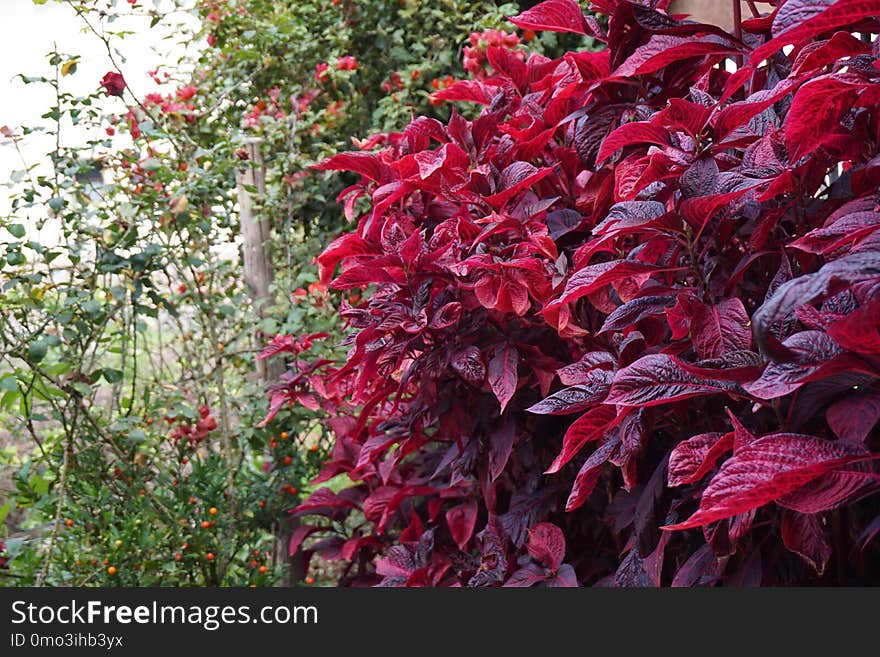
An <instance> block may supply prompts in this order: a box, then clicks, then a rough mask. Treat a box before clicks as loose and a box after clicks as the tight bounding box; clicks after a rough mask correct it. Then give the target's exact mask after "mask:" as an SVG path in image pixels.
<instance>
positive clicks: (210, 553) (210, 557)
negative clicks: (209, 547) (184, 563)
mask: <svg viewBox="0 0 880 657" xmlns="http://www.w3.org/2000/svg"><path fill="white" fill-rule="evenodd" d="M205 559H207V560H208V561H214V553H213V552H208V554H206V555H205Z"/></svg>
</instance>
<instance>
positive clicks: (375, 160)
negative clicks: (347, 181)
mask: <svg viewBox="0 0 880 657" xmlns="http://www.w3.org/2000/svg"><path fill="white" fill-rule="evenodd" d="M312 168H313V169H318V170H319V171H354V172H355V173H359V174H361V175H362V176H364V177H365V178H369V179H370V180H374V181H376V182H384V181H385V179H386V178H387V177H388V175H389V172H390V169H389V167H388V165H386V164H384V163H383V162H381V161H380V160H379V157H378V156H377V155H375V154H374V153H364V152H363V151H349V152H347V153H339V154H337V155H334V156H333V157H329V158H327V159H326V160H323V161H321V162H319V163H318V164H316V165H314V166H313V167H312Z"/></svg>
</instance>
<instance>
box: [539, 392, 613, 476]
mask: <svg viewBox="0 0 880 657" xmlns="http://www.w3.org/2000/svg"><path fill="white" fill-rule="evenodd" d="M620 419H622V418H618V417H617V410H616V409H615V408H614V406H606V405H605V404H603V405H601V406H597V407H596V408H593V409H591V410H589V411H587V412H586V413H584V414H583V415H581V416H580V417H579V418H578V419H577V420H575V421H574V423H572V425H571V426H570V427H569V428H568V431H566V432H565V436H564V437H563V438H562V451H560V452H559V455H558V456H557V457H556V458H555V459H554V460H553V463H551V464H550V467H549V468H547V470H545V471H544V474H553V473H554V472H559V471H560V470H561V469H562V467H563V466H564V465H565V464H566V463H568V462H569V461H571V459H573V458H574V457H575V455H576V454H577V453H578V452H579V451H580V450H581V448H582V447H583V446H584V445H586V444H587V443H588V442H591V441H593V440H599V439H600V438H602V437H603V436H604V435H605V434H606V433H607V432H608V430H609V429H611V428H613V427H614V426H615V425H616V424H617V423H618V422H619V421H620Z"/></svg>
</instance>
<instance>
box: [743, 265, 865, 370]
mask: <svg viewBox="0 0 880 657" xmlns="http://www.w3.org/2000/svg"><path fill="white" fill-rule="evenodd" d="M876 278H880V252H877V251H872V250H865V251H859V252H854V253H850V254H849V255H846V256H843V257H841V258H838V259H837V260H833V261H832V262H827V263H825V265H823V266H822V268H821V269H820V270H819V271H817V272H815V273H813V274H804V275H803V276H798V277H797V278H793V279H791V280H790V281H786V282H785V283H783V284H782V285H780V286H779V287H778V288H777V289H776V290H775V291H774V292H773V294H772V295H768V296H769V298H768V299H765V300H764V303H763V304H762V305H761V307H760V308H758V309H757V310H756V311H755V313H754V314H753V315H752V323H753V324H754V334H755V338H756V340H758V342H759V344H760V345H761V346H762V347H764V348H765V349H767V350H772V351H774V352H775V354H778V355H779V356H780V357H782V356H783V355H784V356H787V357H791V354H790V352H789V351H788V350H787V349H785V348H784V347H782V348H781V349H780V346H779V345H778V343H774V341H773V338H772V336H771V335H769V332H770V329H771V327H772V325H773V324H774V323H775V322H777V321H779V320H782V319H785V318H786V317H787V316H788V315H789V313H792V312H794V310H796V309H797V308H799V307H800V306H802V305H804V304H807V303H810V302H811V301H813V300H814V299H816V298H818V297H820V296H824V295H828V294H830V293H831V292H832V291H836V290H834V285H835V284H837V283H849V284H853V283H857V282H860V281H864V280H871V279H876ZM837 289H839V288H837Z"/></svg>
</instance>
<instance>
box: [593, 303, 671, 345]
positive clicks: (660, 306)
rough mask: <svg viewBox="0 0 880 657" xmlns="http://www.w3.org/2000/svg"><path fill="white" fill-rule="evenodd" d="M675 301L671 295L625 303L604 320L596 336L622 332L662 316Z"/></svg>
mask: <svg viewBox="0 0 880 657" xmlns="http://www.w3.org/2000/svg"><path fill="white" fill-rule="evenodd" d="M675 301H676V296H675V295H671V294H670V295H664V296H656V297H639V298H637V299H632V300H631V301H627V302H626V303H625V304H623V305H622V306H618V307H617V309H616V310H614V311H613V312H612V313H611V314H610V315H608V317H606V318H605V323H604V324H602V328H601V329H599V333H598V334H602V333H607V332H608V331H622V330H624V329H627V328H629V327H630V326H634V325H635V324H637V323H638V322H640V321H641V320H643V319H644V318H646V317H651V316H654V315H663V314H664V312H665V310H666V309H667V308H668V307H670V306H672V305H673V304H675ZM598 334H597V335H598Z"/></svg>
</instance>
